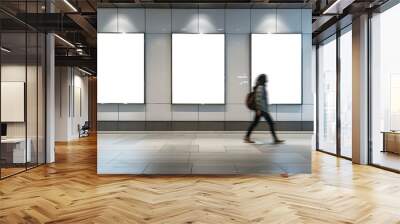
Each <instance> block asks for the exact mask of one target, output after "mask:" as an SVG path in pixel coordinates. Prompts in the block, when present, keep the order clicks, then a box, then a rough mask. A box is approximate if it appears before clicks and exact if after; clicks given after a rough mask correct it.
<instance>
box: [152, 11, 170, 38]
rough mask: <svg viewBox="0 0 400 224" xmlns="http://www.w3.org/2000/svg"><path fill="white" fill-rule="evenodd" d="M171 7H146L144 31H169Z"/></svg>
mask: <svg viewBox="0 0 400 224" xmlns="http://www.w3.org/2000/svg"><path fill="white" fill-rule="evenodd" d="M171 19H172V15H171V9H146V33H171V30H172V28H171Z"/></svg>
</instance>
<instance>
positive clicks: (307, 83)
mask: <svg viewBox="0 0 400 224" xmlns="http://www.w3.org/2000/svg"><path fill="white" fill-rule="evenodd" d="M302 38H303V104H314V93H313V89H314V85H313V82H314V81H315V80H314V79H313V74H312V73H313V71H312V44H311V43H312V34H303V37H302Z"/></svg>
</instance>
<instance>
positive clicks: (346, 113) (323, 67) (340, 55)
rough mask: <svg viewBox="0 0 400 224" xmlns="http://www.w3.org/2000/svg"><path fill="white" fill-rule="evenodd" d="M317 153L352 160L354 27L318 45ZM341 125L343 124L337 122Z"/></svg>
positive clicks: (348, 27)
mask: <svg viewBox="0 0 400 224" xmlns="http://www.w3.org/2000/svg"><path fill="white" fill-rule="evenodd" d="M317 63H318V83H317V84H318V101H317V110H318V112H317V115H318V118H317V119H318V145H317V147H318V150H320V151H324V152H328V153H332V154H335V155H338V156H341V157H345V158H349V159H350V158H351V157H352V97H353V96H352V72H353V71H352V26H351V25H349V26H347V27H345V28H344V29H342V30H340V31H339V32H337V35H333V36H331V37H330V38H328V39H327V40H325V41H323V42H322V43H320V44H319V46H318V62H317ZM338 122H340V123H338Z"/></svg>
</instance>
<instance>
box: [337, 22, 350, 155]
mask: <svg viewBox="0 0 400 224" xmlns="http://www.w3.org/2000/svg"><path fill="white" fill-rule="evenodd" d="M339 41H340V50H339V52H340V57H339V58H340V59H339V60H340V88H339V89H340V155H341V156H344V157H348V158H351V157H352V148H351V146H352V137H351V136H352V97H353V95H352V73H353V71H352V60H353V59H352V32H351V26H349V27H347V28H346V29H344V30H342V32H341V35H340V39H339Z"/></svg>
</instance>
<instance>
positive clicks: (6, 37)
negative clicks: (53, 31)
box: [0, 2, 46, 178]
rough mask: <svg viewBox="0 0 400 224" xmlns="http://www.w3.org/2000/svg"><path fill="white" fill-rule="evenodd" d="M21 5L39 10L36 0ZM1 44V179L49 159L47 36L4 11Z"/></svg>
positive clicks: (30, 10)
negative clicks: (46, 138) (46, 131)
mask: <svg viewBox="0 0 400 224" xmlns="http://www.w3.org/2000/svg"><path fill="white" fill-rule="evenodd" d="M36 3H37V2H35V4H36ZM37 4H39V3H37ZM19 6H20V7H21V8H24V7H25V10H28V9H29V10H28V11H29V12H34V11H32V10H39V7H38V5H32V2H31V3H30V4H29V7H27V6H24V3H22V2H21V3H20V4H19ZM0 47H1V57H0V66H1V70H0V71H1V73H0V81H1V86H0V90H1V98H0V102H1V105H0V111H1V116H0V118H1V144H0V178H5V177H7V176H10V175H13V174H16V173H19V172H22V171H25V170H27V169H29V168H32V167H36V166H38V165H40V164H43V163H44V162H45V69H44V67H45V58H46V55H45V35H44V34H43V33H40V32H38V31H36V30H34V29H33V28H29V26H28V25H26V24H23V23H21V22H18V21H16V20H14V19H13V18H11V17H8V16H7V15H4V14H0Z"/></svg>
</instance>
